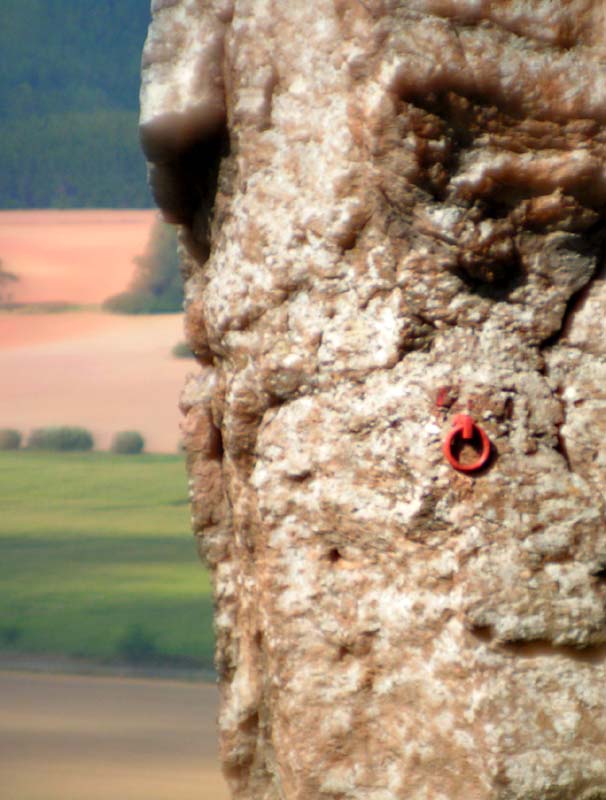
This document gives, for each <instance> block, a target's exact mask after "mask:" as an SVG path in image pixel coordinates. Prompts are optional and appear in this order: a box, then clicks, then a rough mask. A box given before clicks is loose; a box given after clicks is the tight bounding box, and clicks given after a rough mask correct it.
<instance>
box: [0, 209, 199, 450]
mask: <svg viewBox="0 0 606 800" xmlns="http://www.w3.org/2000/svg"><path fill="white" fill-rule="evenodd" d="M153 215H154V212H149V211H65V212H62V211H49V212H46V211H45V212H42V211H35V212H2V213H0V258H2V260H3V262H4V264H5V265H6V267H7V268H9V269H12V270H13V271H14V272H16V273H17V274H19V276H20V278H21V280H20V283H19V291H15V293H14V299H16V300H22V301H27V302H36V301H47V300H68V301H70V302H73V303H83V304H87V303H99V302H100V301H102V300H103V299H104V298H105V297H107V296H108V295H109V294H113V293H115V292H119V291H121V290H123V289H124V288H126V286H127V285H128V283H129V281H130V278H131V276H132V271H133V261H132V260H133V257H134V256H136V255H139V254H141V253H142V252H143V251H144V249H145V245H146V243H147V239H148V236H149V231H150V228H151V224H152V221H153ZM112 220H113V222H112ZM26 223H27V224H26ZM28 230H29V231H30V234H29V235H27V231H28ZM45 232H46V233H45ZM58 232H61V235H60V236H59V233H58ZM45 237H46V238H45ZM7 242H8V243H10V247H8V248H7V247H5V245H6V243H7ZM19 243H20V244H19ZM66 243H69V248H68V249H66V247H67V245H66ZM93 245H94V246H93ZM43 254H44V255H43ZM83 276H84V277H83ZM24 287H25V288H24ZM22 291H23V293H21V292H22ZM182 327H183V323H182V315H181V314H170V315H156V316H121V315H113V314H105V313H102V312H99V311H94V310H93V311H81V312H66V313H62V314H27V315H26V314H14V313H0V428H3V427H13V428H17V429H18V430H20V431H21V432H22V433H24V434H27V433H28V432H29V431H30V430H31V429H32V428H35V427H41V426H45V425H82V426H84V427H86V428H88V429H90V430H91V432H92V433H93V434H94V436H95V442H96V447H97V448H99V449H106V448H107V447H109V444H110V442H111V438H112V436H113V435H114V433H116V431H119V430H129V429H134V430H138V431H140V432H141V433H142V434H143V436H144V437H145V440H146V449H147V450H148V451H150V452H175V451H176V448H177V443H178V441H179V412H178V409H177V402H178V398H179V393H180V391H181V386H182V385H183V381H184V378H185V375H186V374H187V373H188V372H191V371H195V370H196V365H195V363H194V362H193V361H189V360H182V359H175V358H174V357H173V356H172V355H171V353H170V351H171V348H172V347H173V345H175V344H176V343H177V342H178V341H180V340H182V339H183V330H182Z"/></svg>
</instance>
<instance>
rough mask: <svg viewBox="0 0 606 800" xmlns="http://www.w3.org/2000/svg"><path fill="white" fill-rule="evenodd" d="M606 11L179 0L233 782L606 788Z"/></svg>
mask: <svg viewBox="0 0 606 800" xmlns="http://www.w3.org/2000/svg"><path fill="white" fill-rule="evenodd" d="M605 9H606V7H605V6H604V4H603V2H602V0H571V2H567V3H553V2H535V3H531V2H517V1H516V2H514V0H497V1H494V0H493V1H491V2H488V0H408V2H405V0H365V2H362V0H334V2H330V0H308V1H307V2H292V3H281V2H277V0H238V2H235V3H233V4H230V3H227V2H216V3H213V2H210V0H208V1H207V2H193V0H174V1H173V2H155V3H154V22H153V23H152V27H151V30H150V35H149V38H148V42H147V44H146V48H145V53H144V58H143V88H142V141H143V145H144V148H145V150H146V153H147V156H148V159H149V161H150V163H151V180H152V186H153V188H154V190H155V192H156V197H157V200H158V203H159V205H160V206H161V207H162V208H163V210H164V212H165V214H166V215H167V217H168V218H169V219H171V220H172V221H174V222H177V223H179V224H181V226H182V227H181V239H182V243H183V246H184V248H185V249H186V254H185V255H184V259H185V263H184V274H185V275H186V276H188V277H187V283H186V289H187V303H188V332H189V336H190V338H191V340H192V341H191V344H192V347H193V349H194V351H195V352H196V353H197V354H198V356H199V359H200V362H201V365H202V371H201V373H200V375H199V376H193V377H192V378H191V380H190V381H189V383H188V385H187V387H186V389H185V391H184V395H183V400H182V407H183V411H184V414H185V418H184V420H185V421H184V435H185V440H186V445H187V448H188V458H189V469H190V477H191V496H192V510H193V525H194V530H195V533H196V535H197V536H198V537H199V541H200V545H201V552H202V553H203V555H204V556H205V558H206V559H207V561H208V563H209V564H210V566H211V568H212V571H213V575H214V586H215V599H216V608H217V613H216V631H217V666H218V669H219V674H220V681H221V689H222V697H223V700H222V710H221V716H220V736H221V749H222V758H223V762H224V766H225V771H226V775H227V776H228V779H229V781H230V784H231V788H232V791H233V796H234V798H235V799H236V800H312V799H313V800H318V798H327V799H329V798H333V799H334V800H344V799H345V798H348V799H349V798H351V799H352V800H396V798H397V800H400V799H401V800H404V798H406V800H548V799H549V800H600V799H602V800H603V799H604V798H606V511H605V501H606V496H605V493H604V486H605V485H606V444H605V441H606V421H605V420H606V388H605V387H606V345H605V342H606V337H605V334H606V328H605V327H604V326H605V321H604V320H605V316H604V312H605V310H606V289H605V288H604V287H605V286H606V280H605V279H604V273H603V268H602V267H601V265H602V263H603V248H604V235H603V229H604V214H605V208H606V166H605V164H606V158H605V156H606V81H605V79H604V58H605V56H606V10H605ZM600 270H602V271H601V272H600ZM460 413H469V414H471V415H472V416H473V418H474V419H475V421H476V422H477V424H479V425H481V426H482V428H483V429H484V430H485V431H486V433H487V434H488V435H489V437H490V440H491V442H492V446H493V456H492V459H491V461H490V463H489V464H488V466H487V467H486V468H485V469H483V470H481V471H479V472H474V473H470V474H466V473H464V472H460V471H455V470H454V469H453V468H452V467H451V466H450V464H449V463H448V462H447V461H446V459H445V457H444V454H443V452H442V442H443V441H444V438H445V437H446V435H447V433H448V431H449V430H450V429H451V426H452V423H453V419H454V417H455V415H457V414H460ZM465 457H466V456H465V454H462V455H461V458H462V459H464V458H465Z"/></svg>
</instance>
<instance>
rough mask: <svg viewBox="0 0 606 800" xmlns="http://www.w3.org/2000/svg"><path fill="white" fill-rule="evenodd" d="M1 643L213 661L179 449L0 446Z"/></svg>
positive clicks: (208, 608) (121, 656)
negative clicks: (174, 452)
mask: <svg viewBox="0 0 606 800" xmlns="http://www.w3.org/2000/svg"><path fill="white" fill-rule="evenodd" d="M0 651H4V652H7V651H8V652H11V653H28V654H29V653H32V654H40V655H45V654H46V655H60V656H74V657H80V658H86V659H91V660H94V661H98V662H123V661H134V662H137V661H138V662H142V663H143V662H145V663H154V664H167V665H173V666H178V665H194V664H197V665H200V666H204V667H210V666H211V665H212V651H213V635H212V601H211V594H210V582H209V578H208V575H207V573H206V571H205V569H204V568H203V567H202V566H201V564H200V562H199V560H198V557H197V554H196V551H195V545H194V541H193V537H192V535H191V533H190V528H189V509H188V505H187V480H186V475H185V467H184V463H183V458H182V457H180V456H161V455H136V456H124V455H120V456H116V455H111V454H108V453H84V454H83V453H39V452H24V451H18V452H0Z"/></svg>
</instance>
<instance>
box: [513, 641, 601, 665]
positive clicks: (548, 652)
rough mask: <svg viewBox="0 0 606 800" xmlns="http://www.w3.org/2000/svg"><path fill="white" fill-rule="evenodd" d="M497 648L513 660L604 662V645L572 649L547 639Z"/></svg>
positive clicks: (515, 642)
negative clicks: (538, 659)
mask: <svg viewBox="0 0 606 800" xmlns="http://www.w3.org/2000/svg"><path fill="white" fill-rule="evenodd" d="M498 646H499V648H501V649H502V650H504V651H505V652H507V653H509V654H510V655H512V656H515V658H544V657H546V656H549V657H553V656H565V657H566V658H570V659H572V660H573V661H581V662H583V663H585V664H602V663H604V662H605V661H606V643H600V644H595V645H588V646H586V647H572V646H571V645H557V644H554V643H553V642H551V641H549V640H548V639H533V640H531V641H527V642H526V641H524V642H522V641H512V642H503V643H500V644H499V645H498Z"/></svg>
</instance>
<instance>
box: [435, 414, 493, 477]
mask: <svg viewBox="0 0 606 800" xmlns="http://www.w3.org/2000/svg"><path fill="white" fill-rule="evenodd" d="M474 439H476V440H479V442H480V445H481V449H480V453H479V455H478V458H477V459H476V460H475V461H473V462H472V463H471V464H463V463H461V462H460V461H459V459H458V458H457V456H456V455H455V452H454V451H455V450H456V448H457V446H458V444H459V442H460V441H463V442H471V441H473V440H474ZM442 450H443V451H444V455H445V456H446V459H447V460H448V462H449V463H450V464H451V466H453V467H454V468H455V469H456V470H459V472H476V471H477V470H479V469H482V467H483V466H485V465H486V463H487V462H488V459H489V458H490V450H491V446H490V439H489V438H488V436H487V435H486V432H485V431H483V430H482V428H480V426H479V425H476V423H475V422H474V420H473V419H472V417H470V416H469V414H457V416H456V417H455V418H454V420H453V422H452V429H451V430H450V431H449V432H448V435H447V436H446V439H445V440H444V444H443V445H442Z"/></svg>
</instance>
